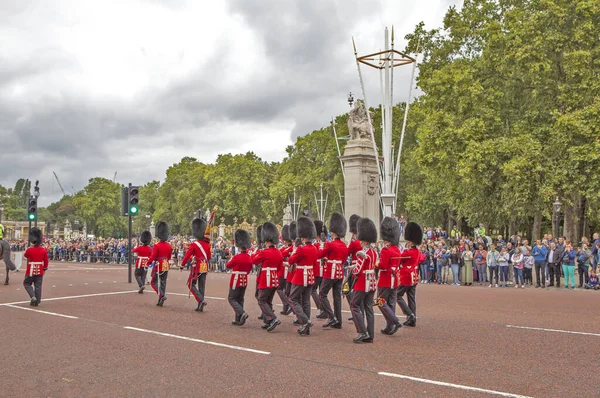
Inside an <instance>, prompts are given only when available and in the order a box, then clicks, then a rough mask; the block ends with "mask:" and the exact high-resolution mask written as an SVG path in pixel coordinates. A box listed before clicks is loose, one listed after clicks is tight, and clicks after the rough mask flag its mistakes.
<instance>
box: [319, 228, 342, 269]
mask: <svg viewBox="0 0 600 398" xmlns="http://www.w3.org/2000/svg"><path fill="white" fill-rule="evenodd" d="M319 257H320V258H323V257H325V258H326V259H327V261H326V262H325V267H324V269H323V278H325V279H344V262H346V260H347V259H348V247H347V246H346V244H345V243H344V242H342V240H341V239H339V238H338V239H335V240H333V241H330V242H327V243H326V244H325V247H324V248H323V250H320V251H319Z"/></svg>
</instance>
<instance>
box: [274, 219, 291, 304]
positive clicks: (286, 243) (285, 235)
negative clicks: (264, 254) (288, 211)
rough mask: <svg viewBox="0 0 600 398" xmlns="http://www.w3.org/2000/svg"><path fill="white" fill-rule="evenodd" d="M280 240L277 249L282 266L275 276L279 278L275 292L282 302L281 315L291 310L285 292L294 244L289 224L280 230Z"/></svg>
mask: <svg viewBox="0 0 600 398" xmlns="http://www.w3.org/2000/svg"><path fill="white" fill-rule="evenodd" d="M281 240H283V246H282V247H281V249H279V251H280V252H281V256H282V257H283V267H281V268H280V270H279V272H278V274H277V277H278V278H279V287H278V288H277V294H279V298H280V299H281V303H282V304H283V309H282V310H281V312H280V314H281V315H288V314H289V313H290V312H292V309H291V306H290V300H289V298H288V296H287V295H286V293H285V289H286V280H287V276H288V273H289V270H288V266H289V262H288V259H289V258H290V255H291V254H292V250H294V245H293V244H292V238H291V237H290V226H289V225H284V226H283V229H282V230H281Z"/></svg>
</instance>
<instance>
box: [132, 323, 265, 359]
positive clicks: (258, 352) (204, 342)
mask: <svg viewBox="0 0 600 398" xmlns="http://www.w3.org/2000/svg"><path fill="white" fill-rule="evenodd" d="M124 328H125V329H127V330H135V331H137V332H144V333H150V334H156V335H159V336H165V337H172V338H175V339H180V340H186V341H193V342H195V343H202V344H208V345H214V346H217V347H224V348H231V349H232V350H238V351H246V352H252V353H254V354H262V355H271V353H270V352H268V351H260V350H255V349H253V348H246V347H240V346H236V345H229V344H223V343H217V342H214V341H207V340H200V339H194V338H191V337H186V336H179V335H176V334H170V333H163V332H157V331H155V330H148V329H140V328H135V327H132V326H125V327H124Z"/></svg>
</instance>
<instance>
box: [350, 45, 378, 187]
mask: <svg viewBox="0 0 600 398" xmlns="http://www.w3.org/2000/svg"><path fill="white" fill-rule="evenodd" d="M352 45H353V46H354V58H355V59H356V68H357V69H358V78H359V80H360V88H361V90H362V94H363V102H364V105H365V111H366V113H367V122H368V123H369V132H370V133H371V142H372V144H373V151H374V152H375V160H376V162H377V174H379V185H380V186H383V177H382V173H381V168H380V167H379V153H378V152H377V144H376V143H375V133H374V132H373V125H372V122H371V115H370V113H369V105H368V103H367V94H366V92H365V85H364V81H363V78H362V72H361V70H360V62H359V61H358V53H357V51H356V44H355V43H354V39H352Z"/></svg>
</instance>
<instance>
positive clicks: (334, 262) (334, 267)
mask: <svg viewBox="0 0 600 398" xmlns="http://www.w3.org/2000/svg"><path fill="white" fill-rule="evenodd" d="M327 263H328V264H331V265H332V267H331V279H335V272H336V271H337V265H338V264H342V263H343V261H342V260H327Z"/></svg>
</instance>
